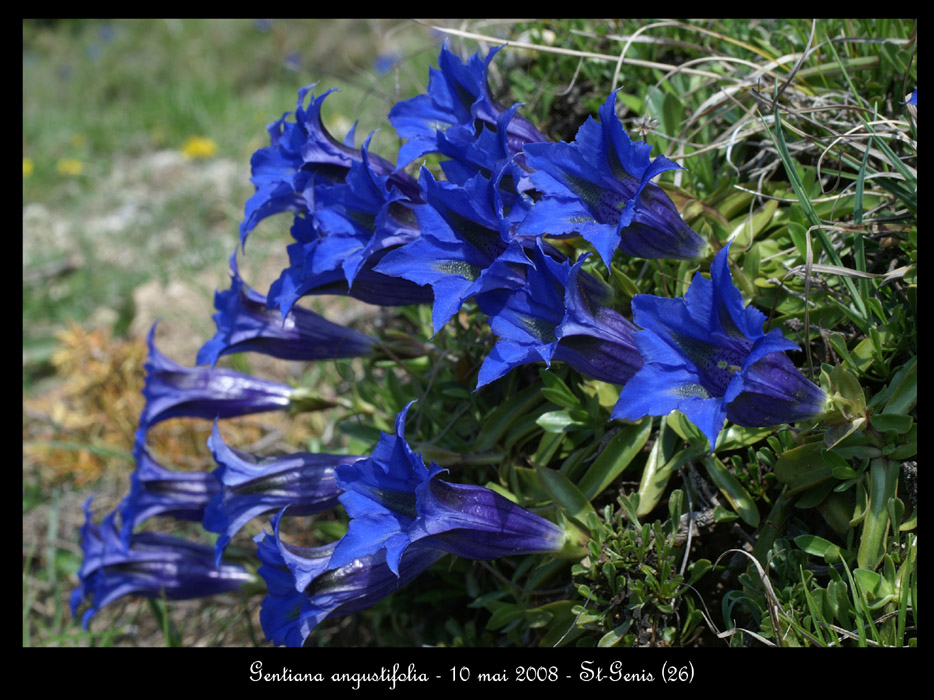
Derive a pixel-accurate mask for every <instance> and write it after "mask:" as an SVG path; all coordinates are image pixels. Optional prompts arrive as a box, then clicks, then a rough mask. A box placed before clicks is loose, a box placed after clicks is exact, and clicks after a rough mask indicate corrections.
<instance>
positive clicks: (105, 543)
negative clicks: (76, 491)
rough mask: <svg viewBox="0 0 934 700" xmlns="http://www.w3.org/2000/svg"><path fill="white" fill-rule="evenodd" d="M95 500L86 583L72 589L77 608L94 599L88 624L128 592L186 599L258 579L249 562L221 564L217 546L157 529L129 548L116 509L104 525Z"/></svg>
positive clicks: (83, 574) (86, 535)
mask: <svg viewBox="0 0 934 700" xmlns="http://www.w3.org/2000/svg"><path fill="white" fill-rule="evenodd" d="M90 505H91V499H88V501H87V502H86V503H85V506H84V510H85V516H86V521H85V524H84V526H83V527H82V528H81V547H82V549H83V550H84V562H83V563H82V566H81V570H80V571H79V572H78V577H79V579H80V584H79V585H78V587H77V588H76V589H75V590H74V592H73V593H72V594H71V599H70V601H69V602H70V604H71V613H72V615H73V616H74V615H76V614H77V611H78V608H79V606H80V605H81V603H82V602H84V601H89V602H90V603H91V607H90V608H89V609H88V610H87V611H86V612H85V613H84V616H83V617H82V624H83V626H84V628H85V629H87V626H88V623H89V622H90V620H91V618H92V617H94V615H96V614H97V613H98V612H99V611H100V609H101V608H103V607H104V606H105V605H107V604H109V603H111V602H113V601H114V600H116V599H117V598H121V597H123V596H126V595H140V596H145V597H148V598H158V597H161V596H163V595H164V596H165V597H166V598H167V599H169V600H185V599H188V598H200V597H202V596H208V595H216V594H218V593H225V592H228V591H234V590H237V589H238V588H240V587H241V586H242V585H244V584H245V583H247V582H249V581H252V580H253V578H254V577H253V575H252V574H250V573H249V572H248V571H246V570H245V569H244V568H243V567H240V566H235V565H232V564H221V565H220V566H217V565H216V564H215V562H214V549H213V548H212V547H208V546H206V545H201V544H196V543H194V542H188V541H186V540H183V539H180V538H178V537H174V536H171V535H166V534H162V533H157V532H141V533H137V534H134V535H133V536H132V537H131V538H130V543H129V547H124V543H123V541H122V539H121V536H120V532H119V530H118V528H117V527H116V524H115V522H114V516H115V515H116V513H115V512H114V513H111V514H110V515H108V516H106V517H105V518H104V519H103V521H102V522H101V523H100V524H99V525H98V524H95V523H94V522H93V519H92V516H91V510H90Z"/></svg>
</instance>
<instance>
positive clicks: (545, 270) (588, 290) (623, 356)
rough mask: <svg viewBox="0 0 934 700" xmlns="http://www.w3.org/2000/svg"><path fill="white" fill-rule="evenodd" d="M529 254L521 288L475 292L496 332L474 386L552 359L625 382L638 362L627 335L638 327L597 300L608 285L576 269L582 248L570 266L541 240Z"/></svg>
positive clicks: (600, 377)
mask: <svg viewBox="0 0 934 700" xmlns="http://www.w3.org/2000/svg"><path fill="white" fill-rule="evenodd" d="M533 259H534V261H535V264H534V267H533V268H530V269H528V271H527V272H526V279H525V282H524V284H523V286H522V287H521V288H518V289H498V290H496V291H491V292H485V293H483V294H480V295H478V296H477V305H478V306H479V308H480V310H481V311H482V312H483V313H485V314H486V315H487V316H489V317H490V318H489V324H490V328H491V329H492V330H493V332H494V333H496V335H498V336H499V337H500V340H499V341H498V342H497V343H496V345H495V346H494V347H493V349H492V350H491V351H490V353H489V354H488V355H487V357H486V358H485V359H484V361H483V365H481V367H480V374H479V377H478V378H477V388H480V387H481V386H483V385H485V384H488V383H489V382H491V381H493V380H495V379H498V378H499V377H501V376H503V375H504V374H506V373H507V372H509V371H510V370H511V369H513V368H514V367H517V366H519V365H524V364H528V363H530V362H538V361H542V362H545V364H547V365H549V366H550V365H551V361H552V360H559V361H563V362H566V363H568V364H569V365H570V366H571V367H573V368H574V369H575V370H577V371H578V372H580V373H581V374H584V375H586V376H588V377H592V378H593V379H598V380H600V381H604V382H611V383H614V384H625V383H626V382H627V381H628V380H629V379H630V377H632V376H633V375H634V374H635V373H636V371H637V370H638V369H639V368H640V367H641V366H642V356H641V355H640V354H639V351H638V349H637V348H636V346H635V343H634V342H633V337H632V336H633V333H634V332H635V331H636V330H637V329H636V327H635V326H634V325H633V324H632V323H630V322H629V321H628V320H627V319H626V318H624V317H623V316H621V315H620V314H619V313H617V312H616V311H614V310H613V309H610V308H609V307H607V306H605V305H604V304H603V302H604V301H605V300H606V299H607V297H608V296H609V291H608V290H606V289H605V288H604V287H603V285H602V283H600V282H599V281H598V280H597V279H596V278H594V277H592V276H591V275H588V274H587V273H586V272H585V271H584V270H583V269H582V266H583V264H584V260H585V259H586V256H584V257H581V259H579V260H578V261H577V262H576V263H575V264H574V265H573V266H572V265H570V263H569V262H568V261H567V260H561V261H559V260H556V259H554V258H553V257H551V256H550V255H548V254H547V253H546V252H545V250H544V248H543V245H542V244H541V241H539V245H538V247H537V248H536V250H535V255H534V258H533Z"/></svg>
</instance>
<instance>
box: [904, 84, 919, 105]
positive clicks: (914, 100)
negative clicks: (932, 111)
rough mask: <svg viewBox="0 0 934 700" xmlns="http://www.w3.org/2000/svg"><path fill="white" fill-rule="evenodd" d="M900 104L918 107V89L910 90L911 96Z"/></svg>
mask: <svg viewBox="0 0 934 700" xmlns="http://www.w3.org/2000/svg"><path fill="white" fill-rule="evenodd" d="M901 104H903V105H915V106H916V107H917V106H918V88H915V89H914V90H912V91H911V95H910V96H909V97H908V99H907V100H905V101H904V102H902V103H901Z"/></svg>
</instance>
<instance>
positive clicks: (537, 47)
mask: <svg viewBox="0 0 934 700" xmlns="http://www.w3.org/2000/svg"><path fill="white" fill-rule="evenodd" d="M431 28H432V29H434V30H435V31H439V32H441V33H442V34H450V35H452V36H459V37H463V38H464V39H474V40H476V41H485V42H488V43H491V44H494V45H497V46H511V47H512V48H516V49H528V50H530V51H541V52H543V53H557V54H563V55H565V56H577V57H580V58H590V59H593V60H595V61H607V62H614V63H615V62H616V61H618V60H619V56H613V55H610V54H605V53H594V52H592V51H577V50H575V49H563V48H561V47H558V46H543V45H541V44H530V43H528V42H525V41H511V40H508V39H501V38H500V37H496V36H489V35H487V34H477V33H476V32H468V31H464V30H462V29H454V28H452V27H439V26H436V25H431ZM623 63H625V64H626V65H631V66H642V67H643V68H657V69H659V70H670V69H671V66H670V65H668V64H667V63H657V62H655V61H643V60H641V59H637V58H624V59H623ZM684 72H686V73H690V74H691V75H702V76H704V77H706V78H721V77H722V76H720V75H717V74H716V73H710V72H708V71H702V70H695V69H693V68H687V69H685V71H684Z"/></svg>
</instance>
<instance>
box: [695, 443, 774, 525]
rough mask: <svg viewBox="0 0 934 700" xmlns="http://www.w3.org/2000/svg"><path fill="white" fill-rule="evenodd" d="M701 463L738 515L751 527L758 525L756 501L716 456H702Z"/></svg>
mask: <svg viewBox="0 0 934 700" xmlns="http://www.w3.org/2000/svg"><path fill="white" fill-rule="evenodd" d="M703 463H704V467H706V469H707V474H708V476H710V480H711V481H713V482H714V484H716V486H717V488H718V489H720V493H722V494H723V495H724V496H726V499H727V500H728V501H729V502H730V505H731V506H733V508H734V509H735V510H736V512H737V513H739V516H740V517H741V518H742V519H743V520H744V521H745V522H746V523H747V524H748V525H750V526H751V527H758V526H759V517H760V516H759V509H758V508H756V503H755V501H754V500H753V499H752V496H750V495H749V492H748V491H746V489H744V488H743V486H742V484H740V483H739V481H737V479H736V477H735V476H733V474H732V473H731V472H730V471H729V470H728V469H727V468H726V467H725V466H724V465H723V463H722V462H721V461H720V460H719V459H717V458H716V457H704V459H703Z"/></svg>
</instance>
